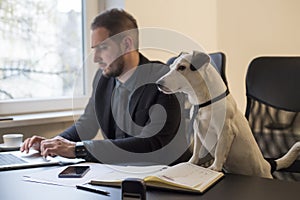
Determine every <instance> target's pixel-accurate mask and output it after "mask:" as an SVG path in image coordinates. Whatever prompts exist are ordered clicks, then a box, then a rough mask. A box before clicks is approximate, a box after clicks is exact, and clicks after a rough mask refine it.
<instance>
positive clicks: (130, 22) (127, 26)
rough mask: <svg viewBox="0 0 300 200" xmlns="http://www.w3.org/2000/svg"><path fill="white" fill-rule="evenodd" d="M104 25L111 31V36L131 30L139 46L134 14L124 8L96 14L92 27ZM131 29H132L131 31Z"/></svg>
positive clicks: (136, 45) (135, 43) (136, 44)
mask: <svg viewBox="0 0 300 200" xmlns="http://www.w3.org/2000/svg"><path fill="white" fill-rule="evenodd" d="M100 27H104V28H106V29H107V30H108V31H109V36H110V37H111V36H114V35H117V34H119V33H122V32H124V31H128V32H130V35H131V36H132V37H133V40H134V45H135V47H136V48H138V26H137V22H136V20H135V19H134V17H133V16H132V15H130V14H129V13H127V12H126V11H124V10H122V9H117V8H113V9H111V10H106V11H103V12H102V13H100V14H99V15H98V16H96V17H95V18H94V20H93V22H92V24H91V29H92V30H95V29H96V28H100ZM129 30H130V31H129Z"/></svg>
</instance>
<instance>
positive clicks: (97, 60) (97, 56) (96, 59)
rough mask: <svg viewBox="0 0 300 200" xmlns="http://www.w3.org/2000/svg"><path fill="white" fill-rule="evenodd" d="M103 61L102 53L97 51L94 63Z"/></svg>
mask: <svg viewBox="0 0 300 200" xmlns="http://www.w3.org/2000/svg"><path fill="white" fill-rule="evenodd" d="M101 61H102V57H101V52H99V51H97V50H95V51H94V63H98V62H101Z"/></svg>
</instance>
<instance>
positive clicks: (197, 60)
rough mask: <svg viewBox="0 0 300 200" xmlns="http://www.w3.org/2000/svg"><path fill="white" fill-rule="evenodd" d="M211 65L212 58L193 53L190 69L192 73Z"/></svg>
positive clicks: (203, 54)
mask: <svg viewBox="0 0 300 200" xmlns="http://www.w3.org/2000/svg"><path fill="white" fill-rule="evenodd" d="M209 63H210V57H209V55H207V54H206V53H203V52H199V51H193V56H192V60H191V65H190V68H191V70H192V71H196V70H198V69H199V68H200V67H202V66H206V65H208V64H209Z"/></svg>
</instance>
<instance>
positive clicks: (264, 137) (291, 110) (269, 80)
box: [245, 57, 300, 180]
mask: <svg viewBox="0 0 300 200" xmlns="http://www.w3.org/2000/svg"><path fill="white" fill-rule="evenodd" d="M299 75H300V57H258V58H255V59H254V60H253V61H252V62H251V63H250V64H249V67H248V71H247V74H246V96H247V106H246V113H245V116H246V118H247V119H248V121H249V125H250V127H251V129H252V132H253V134H254V137H255V139H256V140H257V143H258V145H259V147H260V148H261V151H262V153H263V155H264V157H266V158H278V157H280V156H282V155H284V154H285V153H286V152H287V151H288V150H289V149H290V147H291V146H292V145H293V144H294V143H295V142H296V141H298V140H300V124H299V122H300V119H299V116H298V113H299V111H300V77H299ZM274 176H277V178H279V179H288V180H300V179H299V178H300V176H299V175H297V177H296V176H295V175H292V174H289V175H287V174H285V176H283V175H282V174H280V173H277V175H274Z"/></svg>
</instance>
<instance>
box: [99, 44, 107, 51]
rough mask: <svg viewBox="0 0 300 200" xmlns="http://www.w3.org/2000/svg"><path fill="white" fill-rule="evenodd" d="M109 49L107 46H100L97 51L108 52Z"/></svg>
mask: <svg viewBox="0 0 300 200" xmlns="http://www.w3.org/2000/svg"><path fill="white" fill-rule="evenodd" d="M107 48H108V46H107V45H99V46H97V49H98V50H100V51H103V50H106V49H107Z"/></svg>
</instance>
